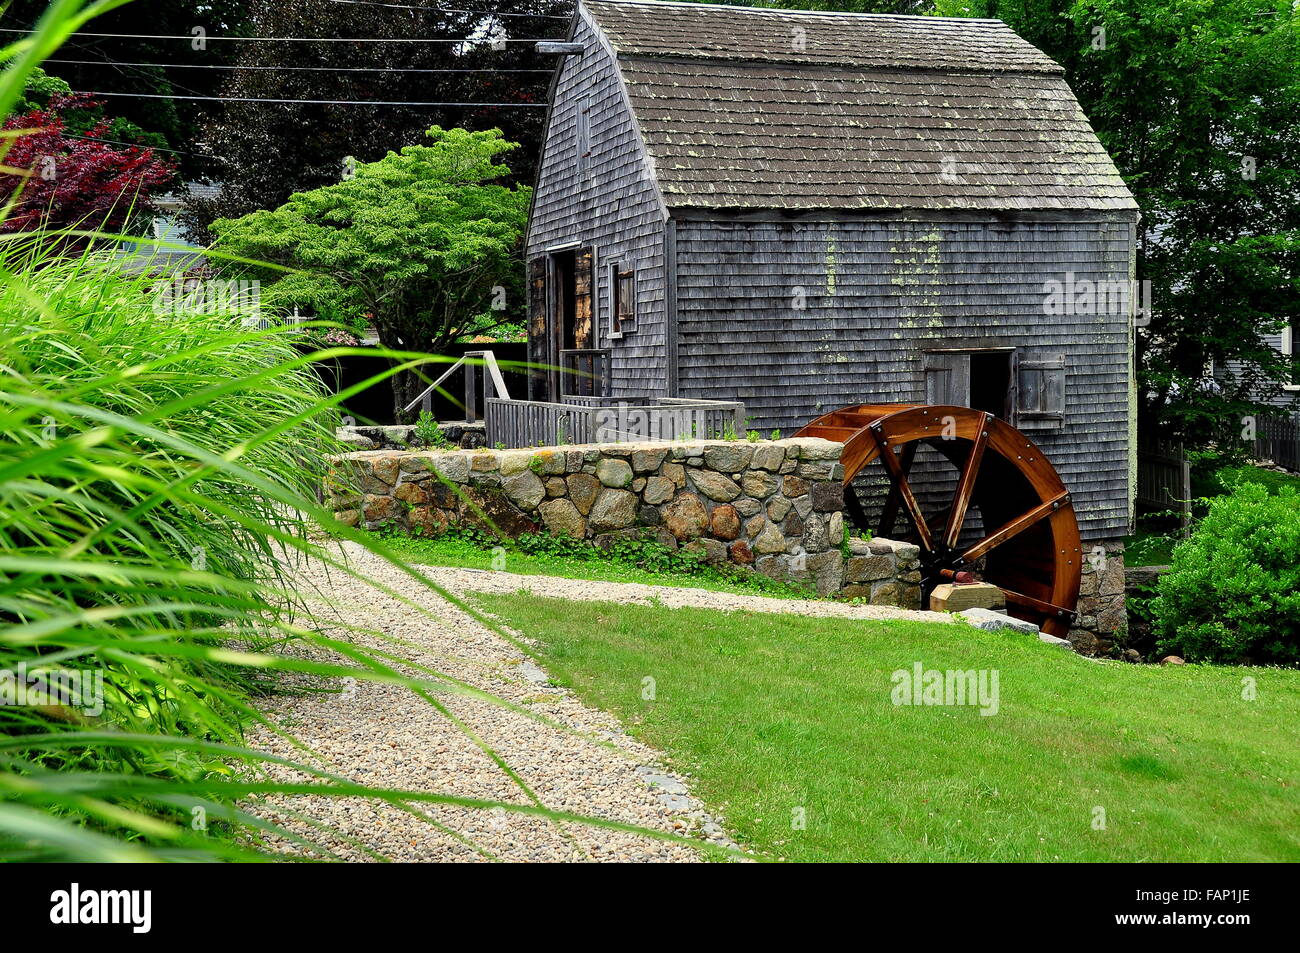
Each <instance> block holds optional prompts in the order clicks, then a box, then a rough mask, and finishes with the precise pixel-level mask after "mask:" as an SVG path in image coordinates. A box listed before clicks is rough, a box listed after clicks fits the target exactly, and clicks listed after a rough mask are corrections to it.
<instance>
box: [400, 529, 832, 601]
mask: <svg viewBox="0 0 1300 953" xmlns="http://www.w3.org/2000/svg"><path fill="white" fill-rule="evenodd" d="M383 543H384V545H385V546H387V547H388V548H390V549H392V550H393V551H394V552H396V553H398V554H399V555H401V556H402V557H404V558H405V559H407V560H408V561H410V562H412V563H417V564H419V565H422V566H458V567H461V568H465V569H492V568H494V566H493V555H492V551H491V549H490V548H488V547H485V546H484V545H482V544H480V543H477V542H474V541H473V540H468V539H464V538H461V537H457V536H439V537H435V538H432V539H426V538H422V537H421V538H414V537H410V536H403V535H398V534H386V535H385V536H384V537H383ZM572 549H573V551H574V553H575V555H562V554H555V553H543V554H532V553H523V552H519V551H518V550H510V551H507V552H506V553H505V559H504V562H503V563H501V564H498V565H497V566H496V567H495V568H497V569H499V570H502V571H504V572H513V573H520V574H521V575H525V576H562V577H564V578H565V579H594V580H599V581H606V582H639V583H644V584H646V585H649V586H689V587H691V588H693V589H707V590H709V591H711V592H742V593H747V594H750V595H764V596H772V597H775V598H778V599H807V598H809V597H810V596H809V594H808V593H807V592H803V591H800V590H796V589H794V588H793V587H791V586H788V585H784V584H782V583H778V582H775V581H773V580H771V579H768V578H767V577H766V576H762V575H759V574H758V573H755V572H743V571H737V572H734V573H722V572H720V571H718V570H716V569H712V568H710V567H708V566H700V567H698V568H696V569H694V570H693V571H690V572H684V571H674V570H672V569H654V570H650V569H643V568H641V567H639V566H637V565H635V564H634V563H632V562H630V561H627V560H620V559H617V558H614V557H612V556H609V555H607V554H605V553H602V552H600V551H599V550H597V549H596V548H595V547H579V546H573V547H572Z"/></svg>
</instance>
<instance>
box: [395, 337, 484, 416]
mask: <svg viewBox="0 0 1300 953" xmlns="http://www.w3.org/2000/svg"><path fill="white" fill-rule="evenodd" d="M480 366H481V367H483V368H485V369H486V370H487V378H486V380H485V381H484V384H485V385H486V384H488V383H491V385H492V389H493V392H494V393H495V394H496V395H497V397H499V398H503V399H509V397H510V392H509V391H508V390H507V389H506V382H505V378H503V377H502V376H501V369H500V368H499V367H498V366H497V358H496V355H495V354H493V353H492V352H491V351H466V352H465V354H464V355H463V356H462V357H461V358H460V360H458V361H457V362H456V363H455V364H453V365H451V367H449V368H447V369H446V370H445V371H443V372H442V376H441V377H439V378H438V379H437V380H436V381H434V382H433V383H432V384H430V385H429V386H428V387H426V388H425V389H424V390H423V392H421V393H420V395H419V396H418V397H416V398H415V400H413V401H411V402H410V403H409V404H407V405H406V412H407V413H408V414H409V413H410V412H411V411H412V410H414V409H415V405H416V404H419V405H420V409H421V410H427V411H429V413H433V392H434V391H435V390H437V389H438V388H439V387H440V386H441V385H442V382H443V381H445V380H446V379H447V378H449V377H451V375H452V374H453V373H454V372H455V371H456V369H457V368H460V367H464V368H465V422H466V423H474V422H475V421H476V420H478V395H479V384H478V368H479V367H480ZM484 396H486V393H485V395H484Z"/></svg>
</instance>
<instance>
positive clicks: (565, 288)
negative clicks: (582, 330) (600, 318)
mask: <svg viewBox="0 0 1300 953" xmlns="http://www.w3.org/2000/svg"><path fill="white" fill-rule="evenodd" d="M574 258H575V255H574V252H571V251H565V252H558V253H557V254H555V255H552V256H551V268H552V271H551V274H552V276H553V277H554V279H555V283H554V285H553V286H552V287H553V288H554V289H555V291H554V293H555V310H554V312H553V313H554V314H555V318H556V322H555V323H556V328H557V330H558V331H559V332H560V347H561V348H572V347H576V345H575V343H574V337H575V335H574V328H575V326H576V318H577V286H576V281H575V272H576V269H575V267H574V264H575V262H574Z"/></svg>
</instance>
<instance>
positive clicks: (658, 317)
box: [526, 17, 666, 396]
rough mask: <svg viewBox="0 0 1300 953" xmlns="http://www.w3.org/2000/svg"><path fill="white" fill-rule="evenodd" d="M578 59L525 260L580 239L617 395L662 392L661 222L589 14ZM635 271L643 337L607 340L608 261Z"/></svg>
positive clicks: (556, 107) (548, 145)
mask: <svg viewBox="0 0 1300 953" xmlns="http://www.w3.org/2000/svg"><path fill="white" fill-rule="evenodd" d="M573 39H574V40H575V41H578V42H581V43H582V44H583V46H584V52H583V53H582V55H580V56H570V57H567V58H565V59H564V61H563V62H562V63H561V66H560V75H559V78H558V80H557V83H556V87H555V93H554V99H553V101H552V106H551V112H550V121H549V124H548V126H547V130H546V138H545V142H544V145H543V152H542V162H541V167H540V169H539V172H538V179H537V191H536V194H535V195H534V198H533V208H532V213H531V217H530V219H529V227H528V241H527V249H526V253H527V257H528V259H529V260H532V259H533V258H535V257H537V256H539V255H542V254H544V253H545V250H546V248H547V247H549V246H554V245H558V244H561V243H564V242H568V241H573V240H577V241H579V242H581V243H582V244H583V245H593V246H595V251H596V261H595V272H594V274H595V279H596V285H597V295H596V301H595V315H596V320H597V324H598V326H599V337H598V339H597V346H600V347H604V346H606V345H608V346H609V347H610V348H611V349H612V351H613V353H612V355H611V360H612V363H613V374H612V381H613V389H612V393H613V395H614V396H622V395H639V394H643V393H644V394H658V395H662V394H663V393H664V392H665V387H666V384H665V377H666V375H665V355H664V324H665V321H664V310H665V309H664V247H663V236H664V216H663V211H662V205H661V203H660V201H659V198H658V195H657V193H656V190H655V185H654V181H653V173H652V172H651V170H650V168H649V166H648V164H647V163H645V162H644V161H643V158H642V156H643V153H642V150H641V146H640V142H639V140H638V136H637V132H636V127H635V124H634V121H633V118H632V114H631V113H630V112H629V111H628V109H627V107H626V103H625V100H624V97H623V93H622V89H621V87H620V83H619V79H618V74H617V70H616V67H615V64H614V60H613V58H612V57H611V56H610V55H609V53H608V51H607V50H606V48H605V47H604V46H603V45H602V44H601V43H600V42H599V41H598V40H597V38H596V36H595V33H594V31H593V30H592V29H591V26H590V24H589V23H588V22H587V20H586V19H585V18H584V17H579V19H578V21H577V23H576V25H575V30H574V34H573ZM584 104H587V105H589V106H590V109H591V111H590V113H589V116H588V121H589V131H590V142H591V156H590V159H589V162H590V169H591V172H590V175H589V176H586V177H584V176H582V175H581V174H580V173H579V170H578V153H577V144H578V125H577V122H578V120H577V115H578V111H579V109H581V108H582V106H583V105H584ZM613 261H618V262H620V263H621V264H622V265H623V267H624V268H628V267H632V268H635V269H636V284H637V289H636V303H637V316H636V331H635V332H634V333H632V334H629V335H627V336H625V337H624V338H622V339H621V340H613V341H610V340H608V338H607V335H608V332H609V302H610V297H609V267H608V266H609V263H610V262H613Z"/></svg>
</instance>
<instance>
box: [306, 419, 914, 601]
mask: <svg viewBox="0 0 1300 953" xmlns="http://www.w3.org/2000/svg"><path fill="white" fill-rule="evenodd" d="M842 449H843V447H842V445H841V444H838V443H832V442H830V441H827V440H821V439H818V438H797V439H796V438H791V439H787V440H774V441H758V442H755V443H750V442H747V441H722V440H711V441H690V442H665V443H644V444H637V443H628V444H601V445H587V446H572V447H545V448H538V449H525V450H487V449H484V450H472V451H467V450H455V451H441V452H439V451H433V452H400V451H363V452H359V453H350V454H346V455H345V456H343V457H340V458H337V460H336V467H337V469H336V476H335V478H334V484H335V485H334V486H332V487H331V488H330V491H331V492H330V502H331V504H332V505H333V507H334V509H335V510H336V511H337V512H338V515H339V517H340V518H341V519H343V520H344V521H345V522H347V523H349V524H351V525H357V524H359V525H364V526H365V527H367V528H370V529H374V528H377V527H380V526H395V527H398V528H400V529H403V530H406V531H408V532H412V533H424V534H428V535H437V534H439V533H441V532H442V531H443V530H445V529H446V528H447V527H448V526H450V525H465V524H470V525H478V526H486V525H487V524H488V523H489V522H490V523H492V524H495V525H496V526H497V527H498V528H499V529H500V530H501V531H502V532H503V533H505V534H506V535H508V536H517V535H519V534H521V533H525V532H537V531H540V530H547V531H549V532H551V533H554V534H557V535H563V536H570V537H574V538H578V539H589V540H592V541H593V542H594V543H596V545H598V546H599V545H607V544H608V543H609V542H610V541H611V540H614V539H619V538H622V537H642V536H646V535H650V536H653V537H654V538H656V539H658V540H659V541H660V542H662V543H663V544H664V545H666V546H668V547H670V548H673V549H676V548H678V547H681V548H684V549H687V550H691V551H696V552H701V553H703V554H704V555H705V556H706V558H707V559H708V560H709V561H710V562H712V563H724V562H731V563H735V564H738V565H741V566H753V567H754V568H755V569H756V570H758V571H759V572H761V573H764V574H765V575H767V576H770V577H771V578H773V579H779V580H785V581H793V582H808V583H810V584H812V585H813V586H815V587H816V589H817V591H818V592H819V593H821V594H822V595H832V594H834V593H836V592H838V591H839V590H840V588H841V587H842V586H843V585H844V581H845V558H844V553H843V551H842V549H843V542H844V516H843V514H842V512H841V511H842V509H843V507H844V487H843V483H842V480H843V478H844V471H843V468H842V467H841V466H840V462H839V461H840V453H841V451H842ZM347 469H351V470H352V471H353V474H352V476H351V477H350V478H349V477H347V476H346V475H345V471H346V470H347ZM453 487H454V488H453ZM458 491H459V492H458ZM873 555H876V556H880V555H883V554H876V553H866V554H862V555H861V556H860V557H857V558H859V559H862V560H869V559H870V557H871V556H873ZM890 558H892V556H891V557H890ZM904 562H906V560H904ZM855 565H858V564H856V563H855ZM879 569H880V566H879V564H873V565H872V567H871V568H867V567H866V564H865V562H864V563H863V564H862V568H861V572H862V573H865V574H867V575H863V576H862V578H860V579H857V580H855V582H854V585H855V586H856V587H858V588H857V590H856V591H857V592H860V593H862V594H867V595H868V597H869V598H879V599H882V600H883V599H885V598H888V592H889V590H888V589H887V588H886V587H884V586H882V585H880V584H881V583H883V582H885V579H884V577H880V576H870V574H872V573H876V572H878V571H879ZM905 571H906V570H905ZM869 576H870V577H869ZM866 587H870V589H868V588H866ZM873 592H874V593H876V595H870V593H873Z"/></svg>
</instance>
